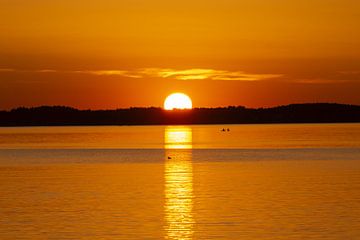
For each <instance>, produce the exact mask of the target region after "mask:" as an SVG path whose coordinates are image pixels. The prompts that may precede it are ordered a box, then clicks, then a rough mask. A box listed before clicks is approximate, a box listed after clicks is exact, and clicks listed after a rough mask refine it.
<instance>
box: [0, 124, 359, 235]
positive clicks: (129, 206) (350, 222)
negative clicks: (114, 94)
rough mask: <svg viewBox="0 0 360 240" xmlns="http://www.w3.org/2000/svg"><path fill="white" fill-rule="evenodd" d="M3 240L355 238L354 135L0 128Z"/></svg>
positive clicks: (323, 129) (330, 128) (288, 128)
mask: <svg viewBox="0 0 360 240" xmlns="http://www.w3.org/2000/svg"><path fill="white" fill-rule="evenodd" d="M222 129H224V130H225V131H222ZM227 129H229V131H227ZM0 239H2V240H3V239H4V240H5V239H249V240H252V239H265V240H266V239H327V240H329V239H360V124H263V125H255V124H253V125H251V124H249V125H189V126H97V127H19V128H0Z"/></svg>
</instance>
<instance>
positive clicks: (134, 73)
mask: <svg viewBox="0 0 360 240" xmlns="http://www.w3.org/2000/svg"><path fill="white" fill-rule="evenodd" d="M0 71H4V72H5V71H19V72H36V73H77V74H91V75H98V76H122V77H127V78H149V77H155V78H167V79H175V80H183V81H186V80H215V81H259V80H264V79H270V78H279V77H281V76H283V75H282V74H259V73H245V72H243V71H229V70H217V69H206V68H194V69H180V70H179V69H171V68H141V69H135V70H117V69H113V70H73V71H63V70H52V69H40V70H14V69H0Z"/></svg>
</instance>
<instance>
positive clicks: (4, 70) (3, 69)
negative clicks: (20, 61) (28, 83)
mask: <svg viewBox="0 0 360 240" xmlns="http://www.w3.org/2000/svg"><path fill="white" fill-rule="evenodd" d="M14 71H15V69H12V68H0V72H14Z"/></svg>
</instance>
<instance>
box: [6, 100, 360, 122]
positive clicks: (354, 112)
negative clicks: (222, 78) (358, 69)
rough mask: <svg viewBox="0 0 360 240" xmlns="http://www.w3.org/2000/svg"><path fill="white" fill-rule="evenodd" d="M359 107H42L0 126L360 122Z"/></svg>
mask: <svg viewBox="0 0 360 240" xmlns="http://www.w3.org/2000/svg"><path fill="white" fill-rule="evenodd" d="M358 122H360V106H358V105H347V104H336V103H307V104H290V105H286V106H278V107H272V108H258V109H253V108H245V107H242V106H238V107H234V106H230V107H226V108H194V109H192V110H173V111H165V110H163V109H162V108H155V107H150V108H128V109H116V110H78V109H75V108H71V107H64V106H41V107H34V108H23V107H22V108H17V109H13V110H10V111H0V126H2V127H16V126H109V125H113V126H134V125H196V124H278V123H358Z"/></svg>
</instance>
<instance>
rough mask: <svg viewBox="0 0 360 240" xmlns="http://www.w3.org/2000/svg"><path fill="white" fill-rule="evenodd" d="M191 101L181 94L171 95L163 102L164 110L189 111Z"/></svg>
mask: <svg viewBox="0 0 360 240" xmlns="http://www.w3.org/2000/svg"><path fill="white" fill-rule="evenodd" d="M191 108H192V101H191V99H190V97H189V96H187V95H186V94H183V93H173V94H171V95H169V96H168V97H167V98H166V99H165V102H164V109H165V110H173V109H191Z"/></svg>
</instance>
